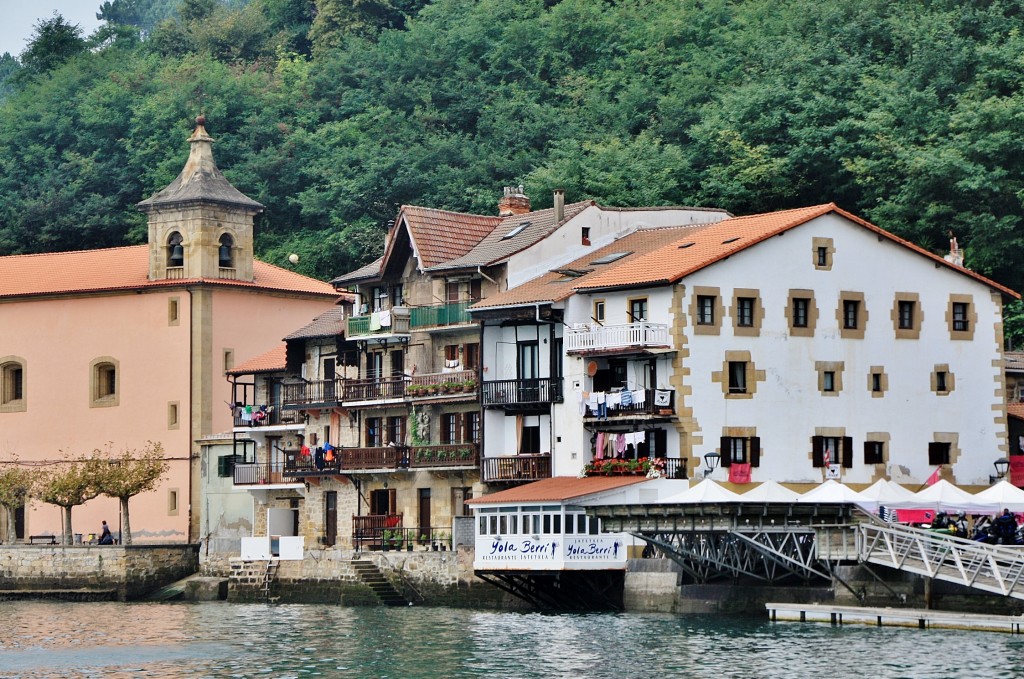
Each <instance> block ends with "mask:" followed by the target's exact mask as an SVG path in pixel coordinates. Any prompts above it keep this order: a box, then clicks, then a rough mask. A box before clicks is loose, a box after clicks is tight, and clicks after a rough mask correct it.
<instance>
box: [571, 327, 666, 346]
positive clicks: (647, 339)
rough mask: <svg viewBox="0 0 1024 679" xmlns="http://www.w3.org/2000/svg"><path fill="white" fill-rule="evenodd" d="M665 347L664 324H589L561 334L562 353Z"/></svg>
mask: <svg viewBox="0 0 1024 679" xmlns="http://www.w3.org/2000/svg"><path fill="white" fill-rule="evenodd" d="M667 346H669V339H668V326H667V325H665V324H664V323H648V322H647V321H641V322H638V323H626V324H625V325H592V326H584V327H575V328H569V329H567V330H566V331H565V350H566V351H601V350H603V349H623V348H633V347H667Z"/></svg>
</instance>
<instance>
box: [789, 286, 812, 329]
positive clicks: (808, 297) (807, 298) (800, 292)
mask: <svg viewBox="0 0 1024 679" xmlns="http://www.w3.org/2000/svg"><path fill="white" fill-rule="evenodd" d="M798 301H800V302H803V304H804V305H805V312H806V317H805V318H804V319H803V320H804V324H803V325H798V324H797V320H798V318H797V302H798ZM786 321H787V323H788V325H789V334H790V336H791V337H814V330H815V327H816V326H817V323H818V305H817V304H816V303H815V301H814V291H813V290H807V289H799V288H793V289H790V291H789V297H788V299H787V300H786Z"/></svg>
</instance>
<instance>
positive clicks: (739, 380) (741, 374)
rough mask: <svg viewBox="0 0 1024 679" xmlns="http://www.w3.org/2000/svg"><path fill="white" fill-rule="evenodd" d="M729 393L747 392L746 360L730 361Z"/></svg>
mask: <svg viewBox="0 0 1024 679" xmlns="http://www.w3.org/2000/svg"><path fill="white" fill-rule="evenodd" d="M729 393H730V394H745V393H747V363H746V361H729Z"/></svg>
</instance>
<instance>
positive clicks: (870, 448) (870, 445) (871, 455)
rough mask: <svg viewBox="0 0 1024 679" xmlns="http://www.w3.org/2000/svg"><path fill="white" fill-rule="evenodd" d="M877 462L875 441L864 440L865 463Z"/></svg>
mask: <svg viewBox="0 0 1024 679" xmlns="http://www.w3.org/2000/svg"><path fill="white" fill-rule="evenodd" d="M874 463H875V445H874V441H865V442H864V464H874Z"/></svg>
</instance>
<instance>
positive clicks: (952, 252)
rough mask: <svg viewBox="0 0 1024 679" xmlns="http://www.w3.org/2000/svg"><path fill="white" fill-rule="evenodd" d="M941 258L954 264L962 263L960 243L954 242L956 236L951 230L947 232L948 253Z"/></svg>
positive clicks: (962, 255) (962, 253)
mask: <svg viewBox="0 0 1024 679" xmlns="http://www.w3.org/2000/svg"><path fill="white" fill-rule="evenodd" d="M943 259H944V260H946V261H947V262H949V263H950V264H955V265H956V266H963V265H964V251H963V250H961V249H960V244H959V243H957V242H956V236H954V235H953V232H952V231H950V232H949V254H948V255H946V256H945V257H943Z"/></svg>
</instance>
